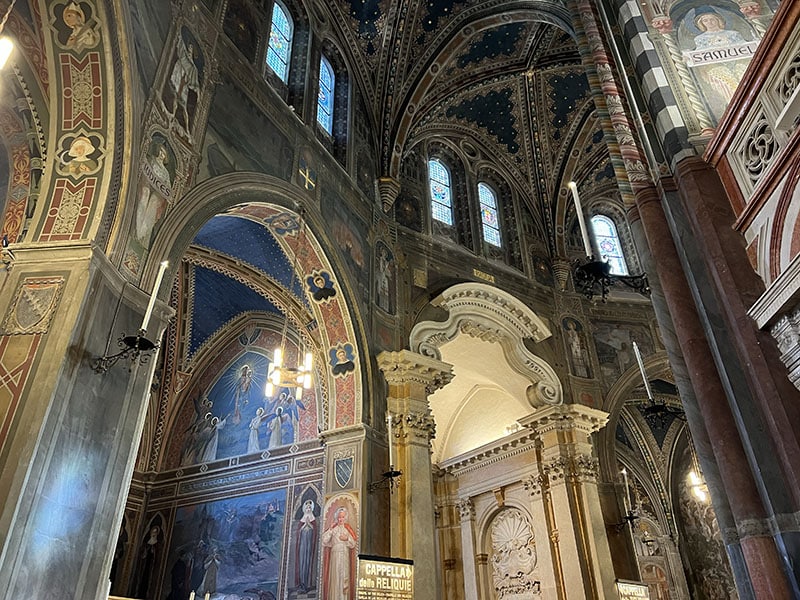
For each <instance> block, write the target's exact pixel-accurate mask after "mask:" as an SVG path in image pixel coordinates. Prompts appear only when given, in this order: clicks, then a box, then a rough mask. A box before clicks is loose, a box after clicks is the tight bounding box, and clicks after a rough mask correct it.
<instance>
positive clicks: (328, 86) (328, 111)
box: [317, 55, 336, 135]
mask: <svg viewBox="0 0 800 600" xmlns="http://www.w3.org/2000/svg"><path fill="white" fill-rule="evenodd" d="M335 87H336V78H335V77H334V75H333V67H331V63H330V62H329V61H328V59H327V58H325V55H322V56H320V59H319V92H318V94H317V123H319V124H320V125H321V126H322V128H323V129H324V130H325V131H327V132H328V134H330V135H333V92H334V90H335Z"/></svg>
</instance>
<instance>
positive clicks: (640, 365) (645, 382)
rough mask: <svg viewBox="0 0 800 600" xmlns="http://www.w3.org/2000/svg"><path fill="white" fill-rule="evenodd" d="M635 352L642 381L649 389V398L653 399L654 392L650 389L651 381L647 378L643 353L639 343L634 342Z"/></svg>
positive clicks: (646, 388) (645, 387) (647, 389)
mask: <svg viewBox="0 0 800 600" xmlns="http://www.w3.org/2000/svg"><path fill="white" fill-rule="evenodd" d="M633 353H634V354H635V355H636V362H637V363H639V373H641V374H642V381H644V389H645V390H646V391H647V399H648V400H652V399H653V392H651V391H650V382H649V381H648V380H647V373H646V372H645V370H644V362H643V361H642V353H641V352H639V345H638V344H637V343H636V342H633Z"/></svg>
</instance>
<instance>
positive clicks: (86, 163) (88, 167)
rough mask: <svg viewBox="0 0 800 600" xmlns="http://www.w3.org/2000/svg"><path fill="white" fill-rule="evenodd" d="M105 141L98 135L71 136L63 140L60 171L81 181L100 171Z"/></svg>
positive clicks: (60, 153)
mask: <svg viewBox="0 0 800 600" xmlns="http://www.w3.org/2000/svg"><path fill="white" fill-rule="evenodd" d="M102 145H103V140H102V139H101V138H100V136H98V135H69V136H66V137H64V138H63V139H62V140H61V144H60V149H59V163H58V171H59V172H60V173H62V174H63V175H71V176H72V177H73V178H75V179H79V178H81V177H83V176H84V175H90V174H92V173H96V172H97V171H98V170H99V169H100V158H101V157H102V155H103V150H102Z"/></svg>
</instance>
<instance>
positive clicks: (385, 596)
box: [357, 555, 414, 600]
mask: <svg viewBox="0 0 800 600" xmlns="http://www.w3.org/2000/svg"><path fill="white" fill-rule="evenodd" d="M357 592H358V594H357V599H358V600H413V598H414V565H413V563H412V561H409V560H403V559H398V558H383V557H377V556H365V555H360V556H359V557H358V587H357Z"/></svg>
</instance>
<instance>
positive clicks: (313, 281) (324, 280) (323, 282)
mask: <svg viewBox="0 0 800 600" xmlns="http://www.w3.org/2000/svg"><path fill="white" fill-rule="evenodd" d="M306 284H307V285H308V291H309V293H310V294H311V297H312V298H313V299H314V302H319V303H320V304H324V303H326V302H329V301H330V300H331V299H332V298H335V297H336V287H335V284H334V282H333V280H332V278H331V275H330V273H328V272H327V271H312V273H311V275H310V276H308V277H307V278H306Z"/></svg>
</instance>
